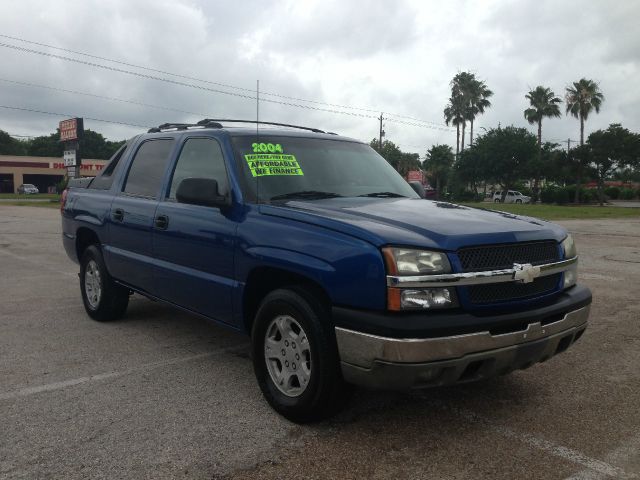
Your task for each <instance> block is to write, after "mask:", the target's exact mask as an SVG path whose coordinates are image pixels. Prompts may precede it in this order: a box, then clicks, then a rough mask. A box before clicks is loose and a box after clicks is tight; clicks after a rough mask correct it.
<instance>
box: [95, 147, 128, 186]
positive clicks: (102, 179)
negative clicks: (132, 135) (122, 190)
mask: <svg viewBox="0 0 640 480" xmlns="http://www.w3.org/2000/svg"><path fill="white" fill-rule="evenodd" d="M126 149H127V146H126V145H123V146H122V147H120V148H119V149H118V151H117V152H116V153H114V154H113V155H112V157H111V160H110V161H109V163H107V165H106V166H105V167H104V168H103V169H102V172H100V174H99V175H98V176H97V177H96V178H95V179H94V180H93V182H91V185H89V188H95V189H98V190H109V189H110V188H111V184H112V183H113V173H114V172H115V171H116V167H117V166H118V164H119V163H120V159H121V158H122V155H123V154H124V151H125V150H126Z"/></svg>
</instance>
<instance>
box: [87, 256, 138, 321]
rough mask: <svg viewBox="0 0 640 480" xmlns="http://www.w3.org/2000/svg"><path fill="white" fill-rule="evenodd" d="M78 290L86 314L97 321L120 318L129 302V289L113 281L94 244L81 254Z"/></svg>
mask: <svg viewBox="0 0 640 480" xmlns="http://www.w3.org/2000/svg"><path fill="white" fill-rule="evenodd" d="M80 292H81V294H82V302H83V303H84V309H85V310H86V311H87V314H88V315H89V316H90V317H91V318H93V319H94V320H97V321H99V322H106V321H109V320H116V319H118V318H122V316H123V315H124V313H125V311H126V310H127V305H128V304H129V291H128V290H127V289H126V288H124V287H122V286H120V285H118V284H117V283H115V282H114V281H113V279H112V278H111V275H109V272H108V271H107V267H106V266H105V264H104V259H103V258H102V252H101V251H100V249H99V248H98V247H97V246H96V245H91V246H89V247H87V249H86V250H85V251H84V252H83V254H82V260H81V261H80Z"/></svg>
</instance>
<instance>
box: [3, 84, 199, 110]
mask: <svg viewBox="0 0 640 480" xmlns="http://www.w3.org/2000/svg"><path fill="white" fill-rule="evenodd" d="M0 82H6V83H13V84H15V85H20V86H24V87H31V88H44V89H46V90H52V91H54V92H62V93H71V94H73V95H83V96H86V97H93V98H100V99H103V100H110V101H114V102H122V103H129V104H131V105H138V106H141V107H148V108H156V109H159V110H167V111H170V112H178V113H186V114H189V115H196V116H198V117H200V118H206V117H211V116H212V114H210V113H201V112H190V111H188V110H180V109H177V108H171V107H164V106H161V105H153V104H151V103H143V102H138V101H136V100H127V99H123V98H117V97H108V96H106V95H97V94H95V93H88V92H79V91H77V90H68V89H66V88H58V87H52V86H50V85H42V84H38V83H29V82H20V81H17V80H10V79H8V78H0Z"/></svg>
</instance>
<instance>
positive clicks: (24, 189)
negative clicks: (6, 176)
mask: <svg viewBox="0 0 640 480" xmlns="http://www.w3.org/2000/svg"><path fill="white" fill-rule="evenodd" d="M18 193H20V194H24V195H31V194H33V193H40V190H38V187H36V186H35V185H32V184H30V183H23V184H22V185H20V186H19V187H18Z"/></svg>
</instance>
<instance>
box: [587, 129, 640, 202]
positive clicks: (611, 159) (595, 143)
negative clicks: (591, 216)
mask: <svg viewBox="0 0 640 480" xmlns="http://www.w3.org/2000/svg"><path fill="white" fill-rule="evenodd" d="M587 146H588V147H589V148H590V150H591V160H592V161H593V163H594V164H595V168H596V176H597V181H598V199H599V201H600V205H603V204H604V182H605V180H606V179H607V177H608V176H609V175H610V174H611V173H612V172H613V171H614V170H616V169H618V168H622V167H625V166H626V167H637V166H639V165H640V135H638V134H637V133H632V132H630V131H629V130H627V129H626V128H623V127H622V125H620V124H619V123H613V124H611V125H609V128H607V129H606V130H597V131H595V132H593V133H592V134H591V135H589V138H588V140H587Z"/></svg>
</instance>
